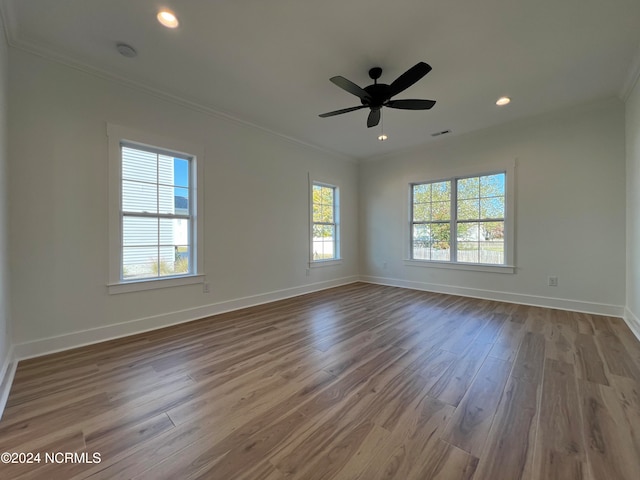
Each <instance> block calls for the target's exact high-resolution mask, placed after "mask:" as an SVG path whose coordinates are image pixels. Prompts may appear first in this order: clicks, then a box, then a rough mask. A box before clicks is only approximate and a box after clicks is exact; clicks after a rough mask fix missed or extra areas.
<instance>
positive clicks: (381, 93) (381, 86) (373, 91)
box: [361, 83, 390, 108]
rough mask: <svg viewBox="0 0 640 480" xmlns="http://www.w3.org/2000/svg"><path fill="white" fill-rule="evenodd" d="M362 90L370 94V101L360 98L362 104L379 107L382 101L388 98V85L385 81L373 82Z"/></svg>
mask: <svg viewBox="0 0 640 480" xmlns="http://www.w3.org/2000/svg"><path fill="white" fill-rule="evenodd" d="M364 91H365V92H367V93H368V94H369V95H370V96H371V101H367V100H366V99H363V100H361V102H362V104H363V105H367V106H369V107H372V108H375V107H381V106H382V104H383V103H384V102H386V101H387V100H389V97H390V95H389V85H387V84H385V83H374V84H373V85H369V86H368V87H364Z"/></svg>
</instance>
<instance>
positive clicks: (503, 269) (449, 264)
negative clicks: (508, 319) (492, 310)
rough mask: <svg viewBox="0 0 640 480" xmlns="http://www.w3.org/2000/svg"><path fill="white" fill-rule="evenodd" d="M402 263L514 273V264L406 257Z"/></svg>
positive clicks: (414, 265) (413, 265)
mask: <svg viewBox="0 0 640 480" xmlns="http://www.w3.org/2000/svg"><path fill="white" fill-rule="evenodd" d="M404 264H405V265H407V266H410V267H431V268H446V269H450V270H468V271H475V272H489V273H507V274H513V273H516V267H515V265H488V264H484V263H456V262H438V261H434V260H412V259H406V260H405V261H404Z"/></svg>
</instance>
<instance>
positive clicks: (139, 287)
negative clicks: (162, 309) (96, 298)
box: [107, 275, 205, 295]
mask: <svg viewBox="0 0 640 480" xmlns="http://www.w3.org/2000/svg"><path fill="white" fill-rule="evenodd" d="M204 278H205V276H204V275H188V276H185V277H167V278H158V279H153V280H149V279H145V280H132V281H130V282H120V283H110V284H108V285H107V288H108V289H109V294H110V295H117V294H120V293H131V292H141V291H143V290H156V289H158V288H170V287H181V286H183V285H194V284H197V283H204Z"/></svg>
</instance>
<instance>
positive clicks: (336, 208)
mask: <svg viewBox="0 0 640 480" xmlns="http://www.w3.org/2000/svg"><path fill="white" fill-rule="evenodd" d="M314 185H319V186H321V187H329V188H333V222H334V223H333V225H335V227H334V228H335V237H334V239H333V249H334V250H333V251H334V252H335V258H330V259H326V260H325V259H320V260H314V258H313V225H314V224H315V223H317V222H314V221H313V186H314ZM340 263H342V254H341V248H340V186H339V185H337V184H335V183H333V182H329V181H325V180H321V179H317V178H315V179H314V178H311V176H310V177H309V266H310V267H326V266H331V265H338V264H340Z"/></svg>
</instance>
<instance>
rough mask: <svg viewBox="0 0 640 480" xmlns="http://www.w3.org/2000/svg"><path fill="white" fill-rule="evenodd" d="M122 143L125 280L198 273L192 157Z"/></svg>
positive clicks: (122, 271)
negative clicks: (191, 193)
mask: <svg viewBox="0 0 640 480" xmlns="http://www.w3.org/2000/svg"><path fill="white" fill-rule="evenodd" d="M120 146H121V155H122V189H121V192H122V265H121V266H122V269H121V279H122V280H141V279H150V278H159V277H170V276H179V275H188V274H192V273H195V271H194V266H193V260H192V253H193V248H192V239H193V232H192V227H193V214H192V208H191V201H190V200H191V195H190V190H191V188H190V183H191V182H190V181H189V177H190V171H191V162H192V159H191V157H186V156H184V155H180V154H177V153H171V152H167V151H154V150H150V149H148V148H145V147H141V146H137V145H130V144H127V143H121V145H120ZM185 157H186V158H185Z"/></svg>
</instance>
